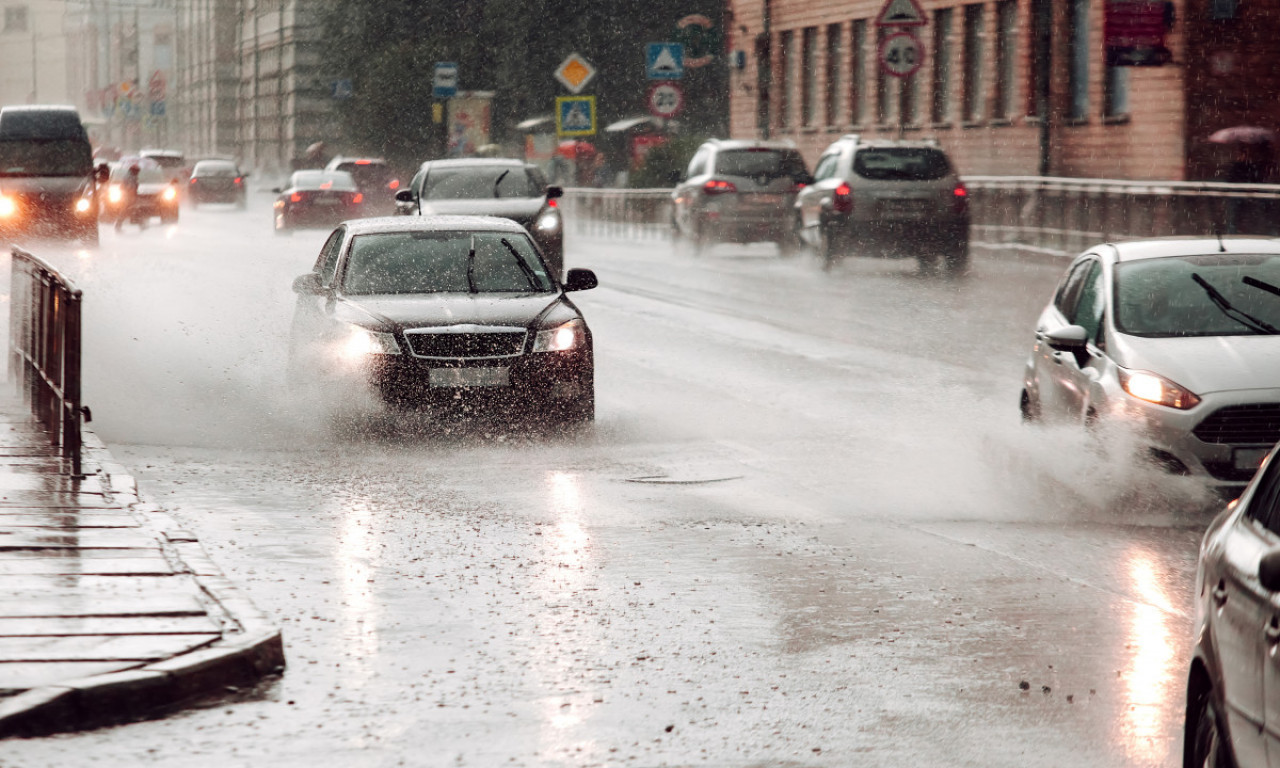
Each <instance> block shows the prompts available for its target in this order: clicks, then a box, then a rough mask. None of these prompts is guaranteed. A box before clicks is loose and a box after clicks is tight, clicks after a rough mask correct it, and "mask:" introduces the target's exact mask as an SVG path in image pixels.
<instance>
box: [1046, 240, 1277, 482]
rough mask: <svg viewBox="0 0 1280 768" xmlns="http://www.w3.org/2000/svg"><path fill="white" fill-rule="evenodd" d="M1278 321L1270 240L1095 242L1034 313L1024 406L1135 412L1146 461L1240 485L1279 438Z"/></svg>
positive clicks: (1052, 413)
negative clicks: (1036, 312) (1033, 332)
mask: <svg viewBox="0 0 1280 768" xmlns="http://www.w3.org/2000/svg"><path fill="white" fill-rule="evenodd" d="M1278 329H1280V240H1275V239H1270V238H1250V237H1227V238H1222V237H1179V238H1156V239H1149V240H1134V241H1130V242H1123V243H1106V244H1103V245H1098V246H1096V247H1094V248H1091V249H1089V250H1088V251H1086V252H1085V253H1083V254H1081V255H1080V256H1078V257H1077V258H1076V259H1075V260H1074V261H1073V262H1072V263H1071V266H1070V267H1069V268H1068V269H1067V271H1066V274H1065V275H1064V276H1063V278H1062V280H1061V281H1060V283H1059V284H1058V288H1057V290H1056V291H1055V293H1054V296H1053V299H1052V301H1050V302H1049V305H1048V306H1047V307H1045V309H1044V311H1043V312H1042V313H1041V314H1040V320H1039V322H1038V323H1037V325H1036V338H1035V344H1034V346H1033V348H1032V350H1031V355H1030V357H1029V358H1028V359H1027V365H1026V373H1025V376H1024V381H1023V390H1022V415H1023V418H1024V419H1026V420H1028V421H1034V420H1039V419H1042V418H1043V419H1045V420H1056V421H1062V420H1071V421H1077V422H1081V423H1085V424H1092V423H1098V422H1102V423H1107V422H1119V423H1122V424H1128V425H1131V426H1133V427H1134V428H1135V429H1136V432H1137V434H1138V435H1139V436H1140V438H1141V440H1142V442H1143V445H1144V450H1145V451H1146V453H1147V457H1146V458H1148V459H1150V460H1151V461H1152V462H1154V463H1155V464H1157V465H1159V466H1162V467H1164V468H1165V469H1167V470H1168V471H1170V472H1172V473H1175V474H1183V475H1193V476H1198V477H1203V478H1205V479H1206V481H1207V482H1208V483H1209V484H1210V485H1212V486H1218V487H1220V488H1221V490H1223V491H1230V492H1235V491H1238V490H1239V489H1240V488H1241V487H1243V486H1244V485H1245V484H1246V483H1247V482H1248V481H1249V480H1250V478H1252V477H1253V474H1254V472H1255V471H1256V470H1257V468H1258V466H1259V464H1260V463H1261V462H1262V459H1263V457H1264V456H1265V455H1266V454H1267V451H1268V450H1270V448H1271V447H1272V446H1273V445H1274V444H1275V443H1276V442H1277V440H1280V335H1277V334H1278V333H1280V330H1278Z"/></svg>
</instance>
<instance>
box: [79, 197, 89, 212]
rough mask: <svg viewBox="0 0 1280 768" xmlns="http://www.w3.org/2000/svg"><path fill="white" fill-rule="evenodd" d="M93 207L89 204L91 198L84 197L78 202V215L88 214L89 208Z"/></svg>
mask: <svg viewBox="0 0 1280 768" xmlns="http://www.w3.org/2000/svg"><path fill="white" fill-rule="evenodd" d="M90 205H93V204H92V203H90V202H89V198H87V197H82V198H80V199H79V200H77V201H76V213H88V212H89V206H90Z"/></svg>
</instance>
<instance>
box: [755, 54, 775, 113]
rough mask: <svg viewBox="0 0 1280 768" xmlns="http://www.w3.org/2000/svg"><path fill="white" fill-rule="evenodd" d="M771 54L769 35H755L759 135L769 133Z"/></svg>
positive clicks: (771, 75)
mask: <svg viewBox="0 0 1280 768" xmlns="http://www.w3.org/2000/svg"><path fill="white" fill-rule="evenodd" d="M772 55H773V52H772V50H771V46H770V45H769V36H768V35H760V36H758V37H756V130H758V131H759V132H760V135H761V136H768V135H769V127H770V126H771V125H772V123H771V122H770V121H769V114H770V113H769V98H770V96H771V91H772V90H773V87H772V86H773V59H772V58H770V57H771V56H772Z"/></svg>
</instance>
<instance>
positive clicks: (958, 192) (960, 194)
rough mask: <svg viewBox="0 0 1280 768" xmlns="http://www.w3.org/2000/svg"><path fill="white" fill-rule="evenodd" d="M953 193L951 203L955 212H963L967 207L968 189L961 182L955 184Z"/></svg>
mask: <svg viewBox="0 0 1280 768" xmlns="http://www.w3.org/2000/svg"><path fill="white" fill-rule="evenodd" d="M953 194H954V195H955V198H954V202H953V203H952V204H951V205H952V207H953V208H954V209H955V212H956V213H964V212H965V211H966V210H968V208H969V190H967V189H965V188H964V185H963V184H956V188H955V190H954V191H953Z"/></svg>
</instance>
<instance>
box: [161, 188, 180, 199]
mask: <svg viewBox="0 0 1280 768" xmlns="http://www.w3.org/2000/svg"><path fill="white" fill-rule="evenodd" d="M160 196H161V197H163V198H164V200H165V202H166V203H171V202H173V201H174V200H177V199H178V190H176V189H174V188H173V187H171V186H169V187H165V188H164V191H163V192H161V193H160Z"/></svg>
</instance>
